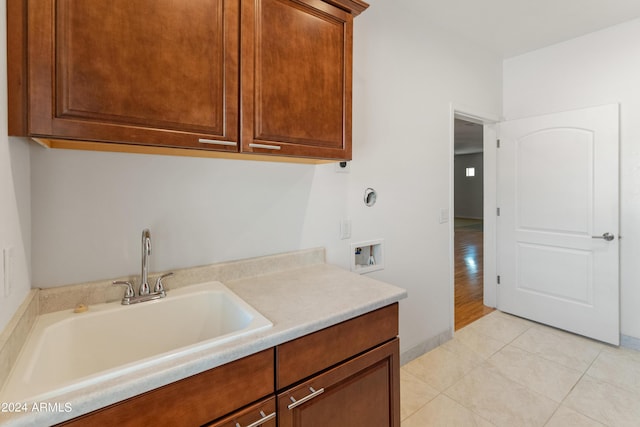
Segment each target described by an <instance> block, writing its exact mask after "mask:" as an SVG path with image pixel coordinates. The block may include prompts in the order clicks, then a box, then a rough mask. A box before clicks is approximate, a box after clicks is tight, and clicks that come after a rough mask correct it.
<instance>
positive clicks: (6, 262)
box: [2, 248, 13, 297]
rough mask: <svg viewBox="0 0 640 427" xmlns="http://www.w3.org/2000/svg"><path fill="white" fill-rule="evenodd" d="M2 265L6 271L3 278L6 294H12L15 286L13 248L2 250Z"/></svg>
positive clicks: (6, 295)
mask: <svg viewBox="0 0 640 427" xmlns="http://www.w3.org/2000/svg"><path fill="white" fill-rule="evenodd" d="M2 266H3V269H4V272H3V274H2V278H3V281H4V296H5V297H8V296H9V295H11V288H12V287H13V248H4V249H3V250H2Z"/></svg>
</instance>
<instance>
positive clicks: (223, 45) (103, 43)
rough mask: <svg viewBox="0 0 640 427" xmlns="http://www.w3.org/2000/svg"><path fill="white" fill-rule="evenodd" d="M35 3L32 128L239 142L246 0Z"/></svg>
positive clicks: (35, 131) (31, 6)
mask: <svg viewBox="0 0 640 427" xmlns="http://www.w3.org/2000/svg"><path fill="white" fill-rule="evenodd" d="M28 2H29V3H28V20H29V22H28V32H29V33H28V48H29V51H28V52H29V53H28V65H29V66H28V70H29V71H28V72H29V84H30V86H29V110H30V123H29V134H30V135H31V136H45V137H58V138H67V139H80V140H88V141H107V142H128V143H135V144H144V145H158V146H173V147H190V148H202V149H206V148H212V147H215V148H217V149H223V150H231V151H237V150H238V149H237V144H236V143H237V141H238V49H239V46H238V43H239V0H189V1H175V0H109V1H104V0H46V1H43V0H28ZM200 139H205V140H214V141H222V143H223V144H228V145H212V144H210V143H209V144H207V143H201V142H199V140H200Z"/></svg>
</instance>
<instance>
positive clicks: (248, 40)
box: [241, 0, 353, 159]
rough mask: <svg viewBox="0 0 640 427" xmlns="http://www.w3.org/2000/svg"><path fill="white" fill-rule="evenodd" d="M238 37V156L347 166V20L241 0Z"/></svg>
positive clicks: (334, 12) (317, 9)
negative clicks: (305, 159)
mask: <svg viewBox="0 0 640 427" xmlns="http://www.w3.org/2000/svg"><path fill="white" fill-rule="evenodd" d="M241 33H242V41H241V51H242V55H241V57H242V64H241V70H242V77H241V87H242V104H241V110H242V119H241V120H242V124H241V128H242V151H244V152H254V153H261V154H277V155H292V156H300V157H316V158H332V159H351V68H352V64H351V62H352V40H353V17H352V15H351V14H349V13H347V12H345V11H343V10H341V9H338V8H336V7H334V6H331V5H329V4H327V3H324V2H322V1H320V0H243V1H242V29H241Z"/></svg>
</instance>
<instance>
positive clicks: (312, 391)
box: [287, 387, 324, 409]
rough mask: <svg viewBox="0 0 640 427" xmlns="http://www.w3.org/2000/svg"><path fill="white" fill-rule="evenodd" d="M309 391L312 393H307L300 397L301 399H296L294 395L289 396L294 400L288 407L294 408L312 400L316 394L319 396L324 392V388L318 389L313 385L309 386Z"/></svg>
mask: <svg viewBox="0 0 640 427" xmlns="http://www.w3.org/2000/svg"><path fill="white" fill-rule="evenodd" d="M309 391H310V392H311V393H310V394H307V395H306V396H305V397H303V398H302V399H300V400H296V399H294V398H293V396H291V397H289V399H291V402H293V403H291V404H290V405H289V406H287V408H289V409H293V408H295V407H296V406H300V405H302V404H303V403H305V402H308V401H310V400H311V399H313V398H314V397H316V396H318V395H320V394H322V393H324V388H320V389H318V390H315V389H314V388H313V387H309Z"/></svg>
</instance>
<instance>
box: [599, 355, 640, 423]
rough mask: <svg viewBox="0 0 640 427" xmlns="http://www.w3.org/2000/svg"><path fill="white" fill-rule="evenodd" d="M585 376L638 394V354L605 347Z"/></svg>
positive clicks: (639, 369)
mask: <svg viewBox="0 0 640 427" xmlns="http://www.w3.org/2000/svg"><path fill="white" fill-rule="evenodd" d="M587 374H588V375H589V376H591V377H593V378H597V379H599V380H602V381H606V382H608V383H610V384H613V385H617V386H620V387H622V388H625V389H627V390H629V391H632V392H635V393H639V394H640V352H638V351H635V350H630V349H625V348H612V347H605V349H604V350H603V351H602V352H601V353H600V355H599V356H598V357H597V358H596V360H595V362H593V365H591V367H590V368H589V370H588V371H587ZM639 404H640V403H639ZM639 424H640V421H639Z"/></svg>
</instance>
